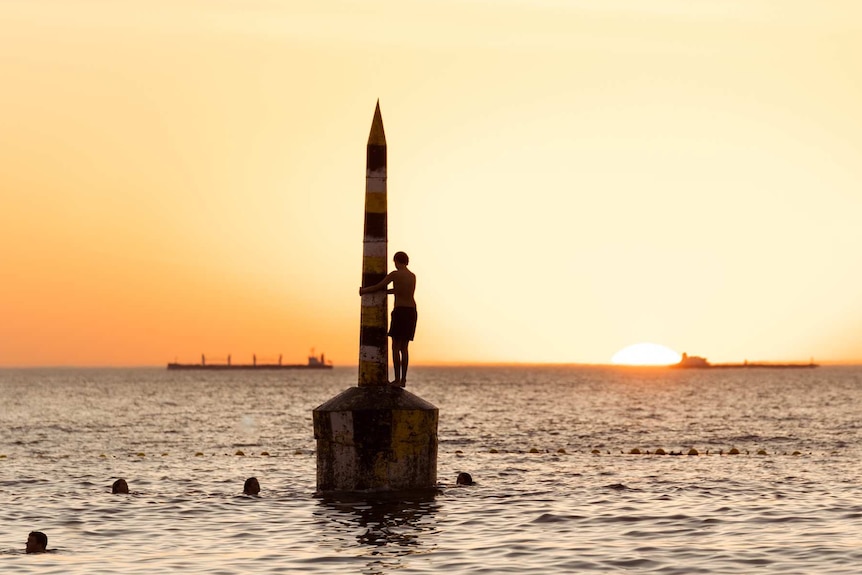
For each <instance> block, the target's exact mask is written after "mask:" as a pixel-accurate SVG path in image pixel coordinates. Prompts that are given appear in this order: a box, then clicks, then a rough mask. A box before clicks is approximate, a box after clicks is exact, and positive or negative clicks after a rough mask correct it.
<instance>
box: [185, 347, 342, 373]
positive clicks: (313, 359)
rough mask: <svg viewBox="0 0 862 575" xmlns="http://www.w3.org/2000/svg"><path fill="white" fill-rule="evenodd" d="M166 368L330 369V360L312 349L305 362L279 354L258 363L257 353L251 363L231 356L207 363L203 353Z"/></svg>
mask: <svg viewBox="0 0 862 575" xmlns="http://www.w3.org/2000/svg"><path fill="white" fill-rule="evenodd" d="M168 369H207V370H226V369H332V362H331V361H327V360H326V356H325V355H324V354H322V353H321V354H320V357H318V356H316V355H315V354H314V350H312V351H311V354H310V355H309V356H308V361H307V362H306V363H282V362H281V356H280V355H279V356H278V362H277V363H265V362H261V363H258V361H257V355H253V356H252V362H251V363H233V362H231V357H230V356H227V361H226V362H225V363H207V358H206V356H205V355H201V362H200V363H175V362H174V363H169V364H168Z"/></svg>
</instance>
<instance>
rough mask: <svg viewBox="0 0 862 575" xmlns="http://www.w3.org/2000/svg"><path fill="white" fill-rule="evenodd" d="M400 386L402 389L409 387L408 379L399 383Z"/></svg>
mask: <svg viewBox="0 0 862 575" xmlns="http://www.w3.org/2000/svg"><path fill="white" fill-rule="evenodd" d="M398 385H400V386H401V387H407V380H406V379H402V380H401V381H400V382H399V383H398Z"/></svg>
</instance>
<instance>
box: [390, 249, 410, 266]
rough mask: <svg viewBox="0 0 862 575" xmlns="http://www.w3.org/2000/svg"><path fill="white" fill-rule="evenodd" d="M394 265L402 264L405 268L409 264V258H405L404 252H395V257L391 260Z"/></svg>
mask: <svg viewBox="0 0 862 575" xmlns="http://www.w3.org/2000/svg"><path fill="white" fill-rule="evenodd" d="M392 261H394V262H395V263H396V264H404V265H405V266H406V265H407V264H409V263H410V258H409V257H407V254H405V253H404V252H395V256H394V257H393V258H392Z"/></svg>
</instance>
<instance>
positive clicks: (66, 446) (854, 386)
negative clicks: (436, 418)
mask: <svg viewBox="0 0 862 575" xmlns="http://www.w3.org/2000/svg"><path fill="white" fill-rule="evenodd" d="M355 383H356V370H355V368H346V367H345V368H335V369H333V370H331V371H330V370H322V371H281V372H265V371H259V372H249V371H231V372H204V371H186V372H177V371H167V370H164V369H154V368H151V369H94V370H89V369H68V370H67V369H24V370H11V369H7V370H0V405H2V408H0V430H2V436H0V573H3V574H4V575H5V574H10V573H13V574H14V573H56V574H64V575H68V574H72V575H76V574H80V575H83V574H92V573H105V574H112V573H141V574H143V573H203V574H210V575H222V574H231V573H299V572H303V573H311V574H314V573H362V574H369V575H371V574H393V575H394V574H412V573H543V574H563V573H666V574H672V573H673V574H685V575H690V574H694V573H727V574H750V573H781V574H792V573H797V574H805V575H809V574H848V575H849V574H856V573H859V572H860V568H862V461H860V457H862V444H860V439H862V418H860V405H862V369H860V368H857V367H820V368H816V369H785V370H781V369H727V370H670V369H662V368H654V369H634V368H611V367H583V366H553V367H549V366H539V367H527V366H523V367H445V368H442V367H436V368H431V367H424V368H423V367H418V366H417V367H414V368H411V372H410V381H409V387H408V389H409V390H410V391H412V392H413V393H416V394H418V395H419V396H421V397H422V398H424V399H426V400H428V401H430V402H432V403H434V404H435V405H436V406H438V407H439V409H440V425H439V462H438V478H439V481H440V489H439V490H438V491H437V492H436V493H434V494H431V495H429V496H425V497H420V496H410V497H402V498H385V497H381V496H370V495H369V496H360V497H356V498H350V499H348V498H342V499H340V500H332V499H328V498H321V497H316V496H315V494H314V492H315V451H314V450H315V442H314V437H313V432H312V420H311V412H312V409H313V408H314V407H316V406H317V405H319V404H321V403H323V402H324V401H326V400H327V399H329V398H331V397H332V396H334V395H336V394H337V393H339V392H341V391H343V390H344V389H346V388H348V387H350V386H352V385H355ZM659 448H661V449H663V450H664V451H665V452H667V453H668V455H656V454H655V451H656V450H658V449H659ZM734 448H735V449H736V450H738V451H739V452H740V453H739V454H738V455H728V453H729V452H730V450H731V449H734ZM635 449H637V450H640V451H641V452H642V453H641V454H632V453H631V452H632V451H633V450H635ZM692 449H694V450H696V451H697V452H698V455H685V454H687V453H689V451H690V450H692ZM645 452H649V454H646V453H645ZM670 453H673V455H670ZM680 453H681V454H682V455H677V454H680ZM462 471H466V472H469V473H470V474H471V475H472V476H473V478H474V479H475V481H476V484H475V485H473V486H470V487H459V486H455V485H454V483H455V478H456V476H457V474H458V473H459V472H462ZM250 476H255V477H257V478H258V479H259V481H260V483H261V486H262V491H261V494H260V497H249V496H244V495H243V494H242V485H243V481H244V480H245V478H247V477H250ZM118 477H123V478H125V479H126V480H127V481H128V484H129V487H130V490H131V493H130V494H128V495H112V494H111V488H110V486H111V483H112V482H113V481H114V480H115V479H116V478H118ZM32 530H40V531H43V532H45V533H46V534H47V535H48V538H49V542H48V547H49V549H50V550H51V551H50V552H49V553H46V554H39V555H26V554H24V552H23V549H24V543H25V541H26V539H27V534H28V533H29V532H30V531H32Z"/></svg>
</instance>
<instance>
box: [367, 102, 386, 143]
mask: <svg viewBox="0 0 862 575" xmlns="http://www.w3.org/2000/svg"><path fill="white" fill-rule="evenodd" d="M368 145H369V146H385V145H386V133H385V132H384V131H383V115H382V114H381V113H380V98H378V99H377V106H376V107H375V108H374V119H373V120H372V121H371V132H370V133H369V134H368Z"/></svg>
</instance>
